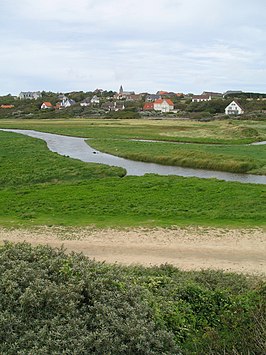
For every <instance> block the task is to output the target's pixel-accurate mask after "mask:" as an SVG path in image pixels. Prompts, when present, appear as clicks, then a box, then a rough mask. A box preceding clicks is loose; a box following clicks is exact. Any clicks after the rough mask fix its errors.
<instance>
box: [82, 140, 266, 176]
mask: <svg viewBox="0 0 266 355" xmlns="http://www.w3.org/2000/svg"><path fill="white" fill-rule="evenodd" d="M88 144H89V145H90V146H92V147H94V148H95V149H98V150H100V151H102V152H107V153H110V154H114V155H118V156H120V157H124V158H127V159H132V160H140V161H145V162H155V163H159V164H165V165H176V166H183V167H191V168H200V169H211V170H219V171H228V172H235V173H254V174H261V175H264V174H265V175H266V145H256V146H250V145H210V144H209V145H206V144H175V143H170V142H164V143H159V142H136V141H128V140H114V139H108V140H107V139H105V140H99V139H98V140H97V139H93V140H88Z"/></svg>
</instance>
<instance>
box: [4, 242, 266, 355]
mask: <svg viewBox="0 0 266 355" xmlns="http://www.w3.org/2000/svg"><path fill="white" fill-rule="evenodd" d="M265 295H266V287H265V283H263V282H262V280H260V279H256V278H252V277H246V276H243V275H236V274H228V273H223V272H215V271H210V270H208V271H202V272H183V271H180V270H178V269H176V268H174V267H172V266H169V265H163V266H161V267H153V268H143V267H137V266H135V267H121V266H118V265H106V264H105V263H98V262H95V261H92V260H89V259H87V258H85V257H84V256H82V255H77V254H71V255H70V256H67V255H65V254H64V252H63V250H62V249H59V250H58V249H52V248H50V247H47V246H46V247H44V246H38V247H36V248H33V247H31V246H30V245H29V244H26V243H23V244H17V245H12V244H10V243H7V244H5V245H4V246H3V247H1V248H0V353H1V354H11V355H12V354H115V355H116V354H132V355H133V354H169V355H170V354H187V355H191V354H195V355H197V354H243V355H244V354H249V355H251V354H252V355H261V354H263V353H264V350H265V339H266V337H265V325H266V321H265V300H266V297H265ZM179 349H180V350H179Z"/></svg>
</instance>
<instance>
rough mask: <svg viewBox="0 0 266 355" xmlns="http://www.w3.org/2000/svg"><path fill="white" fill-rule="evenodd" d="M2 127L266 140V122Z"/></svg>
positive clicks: (23, 123)
mask: <svg viewBox="0 0 266 355" xmlns="http://www.w3.org/2000/svg"><path fill="white" fill-rule="evenodd" d="M0 127H1V128H22V129H35V130H39V131H43V132H50V133H59V134H65V135H71V136H78V137H87V138H101V139H102V138H116V139H133V138H135V139H156V140H164V141H176V142H194V143H220V144H244V143H251V142H255V141H259V140H266V122H258V121H257V122H252V121H212V122H195V121H190V120H188V121H184V120H147V119H146V120H144V119H138V120H136V119H128V120H118V119H116V120H111V119H69V120H68V119H65V120H56V119H51V120H48V119H47V120H34V119H31V120H0Z"/></svg>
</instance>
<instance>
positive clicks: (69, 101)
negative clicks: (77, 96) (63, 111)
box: [61, 99, 76, 108]
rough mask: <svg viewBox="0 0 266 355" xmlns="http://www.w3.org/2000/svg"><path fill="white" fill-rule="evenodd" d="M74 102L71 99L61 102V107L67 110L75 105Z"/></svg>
mask: <svg viewBox="0 0 266 355" xmlns="http://www.w3.org/2000/svg"><path fill="white" fill-rule="evenodd" d="M75 103H76V101H74V100H72V99H65V100H63V101H62V102H61V107H64V108H67V107H70V106H73V105H75Z"/></svg>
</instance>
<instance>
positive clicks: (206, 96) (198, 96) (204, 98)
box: [191, 95, 212, 102]
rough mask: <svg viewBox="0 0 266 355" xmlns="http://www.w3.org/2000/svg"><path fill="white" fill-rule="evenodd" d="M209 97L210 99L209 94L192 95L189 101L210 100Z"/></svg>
mask: <svg viewBox="0 0 266 355" xmlns="http://www.w3.org/2000/svg"><path fill="white" fill-rule="evenodd" d="M211 99H212V97H211V95H193V96H192V99H191V101H192V102H203V101H210V100H211Z"/></svg>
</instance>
